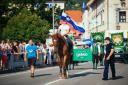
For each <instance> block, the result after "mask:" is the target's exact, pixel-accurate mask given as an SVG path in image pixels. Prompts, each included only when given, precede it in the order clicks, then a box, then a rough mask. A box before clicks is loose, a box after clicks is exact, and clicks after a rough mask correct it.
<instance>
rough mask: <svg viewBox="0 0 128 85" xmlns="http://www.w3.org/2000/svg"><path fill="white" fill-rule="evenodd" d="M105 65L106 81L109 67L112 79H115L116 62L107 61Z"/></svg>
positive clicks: (104, 75)
mask: <svg viewBox="0 0 128 85" xmlns="http://www.w3.org/2000/svg"><path fill="white" fill-rule="evenodd" d="M104 65H105V68H104V74H103V77H104V78H106V79H107V78H108V71H109V65H110V67H111V72H112V77H115V61H114V59H111V60H105V63H104Z"/></svg>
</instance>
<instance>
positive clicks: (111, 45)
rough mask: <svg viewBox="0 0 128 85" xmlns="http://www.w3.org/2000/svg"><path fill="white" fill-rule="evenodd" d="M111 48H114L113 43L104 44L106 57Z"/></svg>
mask: <svg viewBox="0 0 128 85" xmlns="http://www.w3.org/2000/svg"><path fill="white" fill-rule="evenodd" d="M111 49H114V44H113V43H109V44H107V45H106V57H107V56H108V55H109V54H110V52H111ZM112 57H114V53H113V55H112Z"/></svg>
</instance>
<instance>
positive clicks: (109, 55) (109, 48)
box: [102, 37, 116, 80]
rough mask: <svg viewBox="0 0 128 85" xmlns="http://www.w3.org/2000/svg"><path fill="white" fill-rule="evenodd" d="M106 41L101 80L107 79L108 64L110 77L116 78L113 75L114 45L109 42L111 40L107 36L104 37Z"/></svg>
mask: <svg viewBox="0 0 128 85" xmlns="http://www.w3.org/2000/svg"><path fill="white" fill-rule="evenodd" d="M105 43H106V50H105V51H106V54H105V61H104V66H105V67H104V73H103V78H102V80H108V71H109V65H110V67H111V72H112V79H113V80H114V79H116V75H115V58H114V45H113V43H111V40H110V38H109V37H106V38H105Z"/></svg>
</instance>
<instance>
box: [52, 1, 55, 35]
mask: <svg viewBox="0 0 128 85" xmlns="http://www.w3.org/2000/svg"><path fill="white" fill-rule="evenodd" d="M54 12H55V10H54V0H52V21H53V22H52V27H53V31H54V33H55V26H54V25H55V24H54V22H55V18H54Z"/></svg>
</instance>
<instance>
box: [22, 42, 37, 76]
mask: <svg viewBox="0 0 128 85" xmlns="http://www.w3.org/2000/svg"><path fill="white" fill-rule="evenodd" d="M27 59H28V65H29V67H30V70H31V77H34V73H35V63H36V59H37V60H38V59H39V58H38V51H37V46H36V45H34V43H33V41H32V40H29V43H28V46H27V47H26V54H25V58H24V60H25V61H27Z"/></svg>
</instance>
